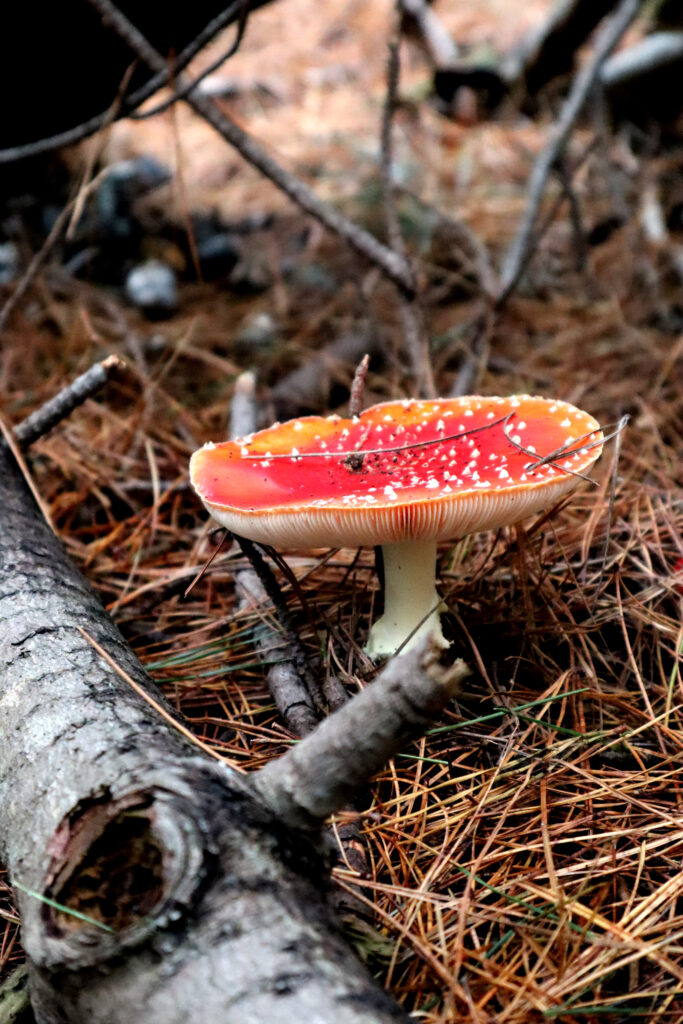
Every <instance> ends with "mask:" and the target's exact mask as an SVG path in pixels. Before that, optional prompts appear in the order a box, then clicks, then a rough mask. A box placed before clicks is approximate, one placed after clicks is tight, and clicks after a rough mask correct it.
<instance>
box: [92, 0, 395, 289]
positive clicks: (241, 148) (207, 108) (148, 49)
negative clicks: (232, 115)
mask: <svg viewBox="0 0 683 1024" xmlns="http://www.w3.org/2000/svg"><path fill="white" fill-rule="evenodd" d="M89 2H90V3H91V4H92V6H93V7H94V8H95V9H96V10H97V11H99V13H100V14H101V16H102V18H103V19H104V20H105V22H106V23H108V24H110V25H111V26H112V28H114V29H115V31H116V32H118V34H119V35H120V36H121V38H122V39H124V40H125V41H126V42H127V43H128V45H129V46H130V47H131V49H132V50H133V52H134V53H136V54H137V55H138V56H139V57H140V58H141V59H142V60H143V61H144V62H145V63H146V64H147V65H148V66H149V67H150V68H152V70H153V71H157V72H162V71H165V70H166V63H165V61H164V58H163V57H162V56H161V54H160V53H158V52H157V51H156V50H155V49H154V47H153V46H151V45H150V43H149V42H148V41H147V40H146V39H145V37H144V36H143V35H142V33H141V32H140V31H139V30H138V29H137V28H136V27H135V25H133V24H132V22H131V21H130V20H129V19H128V18H127V17H126V16H125V15H124V14H123V13H122V12H121V11H120V10H119V9H118V7H116V5H115V4H113V3H112V2H111V0H89ZM185 86H186V81H185V79H184V78H183V77H182V76H178V79H177V88H178V89H179V90H181V91H182V90H183V89H184V88H185ZM185 101H186V102H187V103H188V104H189V106H191V107H192V109H193V110H194V111H195V112H196V113H197V114H199V115H200V116H201V117H203V118H204V120H206V121H207V122H208V123H209V124H210V125H211V126H212V127H213V128H215V130H216V131H217V132H218V134H219V135H221V136H222V137H223V138H224V139H225V140H226V142H229V143H230V145H231V146H233V147H234V148H235V149H236V150H237V152H238V153H239V154H240V156H242V157H243V158H244V159H245V160H246V161H247V162H248V163H250V164H251V165H252V166H253V167H256V169H257V170H259V171H260V172H261V173H262V174H263V175H264V177H266V178H268V179H269V180H270V181H272V182H273V184H275V185H277V187H278V188H279V189H280V190H281V191H282V192H284V193H285V195H287V196H289V198H290V199H291V200H292V201H293V202H294V203H296V205H297V206H299V207H301V209H302V210H305V211H306V213H309V214H310V215H311V216H312V217H315V218H316V220H318V221H320V223H321V224H323V225H324V226H325V227H326V228H328V229H329V230H330V231H333V232H334V233H335V234H337V235H339V236H340V237H341V238H343V239H344V240H345V241H346V242H348V244H349V245H351V246H352V247H353V248H354V249H355V250H356V251H357V252H359V253H361V254H362V255H363V256H365V257H366V258H367V259H368V260H370V261H371V262H372V263H373V264H374V265H375V266H377V267H378V268H379V269H380V270H381V271H382V272H383V273H384V274H385V275H386V276H387V277H388V278H389V279H390V280H391V281H393V282H394V284H396V285H397V286H398V287H399V288H401V289H402V290H403V291H404V292H405V293H406V294H407V295H413V294H414V292H415V285H414V282H413V275H412V273H411V271H410V267H409V266H408V265H407V263H406V260H405V259H404V258H403V257H402V256H400V255H399V254H398V253H396V252H394V251H393V250H392V249H390V248H389V247H388V246H386V245H384V244H383V243H382V242H380V241H379V240H378V239H376V238H375V237H374V236H373V235H371V234H369V233H368V232H367V231H365V230H364V229H363V228H361V227H359V226H358V225H357V224H354V223H353V221H350V220H348V218H347V217H345V216H344V215H343V214H341V213H340V212H339V211H338V210H335V209H334V208H333V207H331V206H329V205H328V204H327V203H325V202H323V201H322V200H321V199H319V198H318V197H317V196H316V195H315V193H314V192H313V190H312V189H310V188H309V187H308V185H306V184H305V183H304V182H303V181H301V180H299V179H298V178H296V177H295V176H294V175H293V174H291V173H290V172H289V171H286V170H285V169H284V168H283V167H281V166H280V164H278V163H277V162H276V161H275V160H273V158H272V157H270V156H269V155H268V154H267V153H266V152H265V151H264V150H263V149H261V147H260V146H259V145H258V143H256V142H255V141H254V140H253V139H252V138H251V137H250V136H249V135H247V133H246V132H244V131H243V130H242V129H241V128H240V127H239V126H238V125H237V124H235V122H234V121H231V120H230V119H229V118H228V117H227V116H226V115H225V114H224V113H223V112H222V110H221V109H220V108H219V106H218V105H217V104H216V103H215V101H214V100H213V99H212V98H211V97H209V96H202V95H199V94H197V93H196V92H195V93H190V94H189V95H187V96H186V97H185Z"/></svg>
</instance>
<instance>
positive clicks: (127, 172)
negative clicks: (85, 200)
mask: <svg viewBox="0 0 683 1024" xmlns="http://www.w3.org/2000/svg"><path fill="white" fill-rule="evenodd" d="M170 178H171V175H170V172H169V170H168V168H166V167H164V165H163V164H162V163H160V162H159V161H158V160H155V159H154V158H153V157H150V156H141V157H136V158H134V159H130V160H120V161H119V162H118V163H116V164H113V165H112V166H111V167H110V168H109V173H108V174H107V176H106V178H105V179H104V181H103V182H102V184H101V185H100V187H99V189H98V191H97V217H98V222H99V224H98V226H99V229H100V230H101V231H102V232H103V233H104V234H105V235H109V236H111V237H114V238H127V237H128V236H129V235H131V234H132V233H133V232H134V230H135V227H134V220H135V218H134V217H133V204H134V203H135V201H136V200H137V199H139V198H140V197H141V196H144V195H146V194H147V193H148V192H151V191H152V190H153V189H155V188H159V186H160V185H165V184H166V183H167V182H168V181H170Z"/></svg>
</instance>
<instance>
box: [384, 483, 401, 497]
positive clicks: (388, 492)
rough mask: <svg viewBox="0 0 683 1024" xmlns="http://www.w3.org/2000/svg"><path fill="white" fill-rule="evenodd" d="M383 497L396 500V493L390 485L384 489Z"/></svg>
mask: <svg viewBox="0 0 683 1024" xmlns="http://www.w3.org/2000/svg"><path fill="white" fill-rule="evenodd" d="M384 495H385V497H387V498H391V499H394V498H398V494H397V493H396V491H395V490H394V488H393V487H392V486H391V484H387V486H386V487H385V488H384Z"/></svg>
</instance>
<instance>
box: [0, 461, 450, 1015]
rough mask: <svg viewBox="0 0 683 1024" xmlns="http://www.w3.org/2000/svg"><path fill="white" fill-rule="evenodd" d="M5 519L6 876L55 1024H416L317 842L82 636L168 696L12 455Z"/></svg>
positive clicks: (0, 575)
mask: <svg viewBox="0 0 683 1024" xmlns="http://www.w3.org/2000/svg"><path fill="white" fill-rule="evenodd" d="M0 510H1V513H2V514H1V515H0V857H2V859H3V860H4V861H5V863H6V864H7V866H8V868H9V871H10V875H11V877H12V878H13V880H15V881H16V883H17V884H19V885H21V886H22V887H23V888H22V890H21V891H20V892H19V893H18V899H19V903H20V907H21V913H22V919H23V929H22V937H23V942H24V945H25V948H26V951H27V953H28V956H29V958H30V973H31V993H32V1003H33V1006H34V1011H35V1014H36V1018H37V1020H38V1021H39V1022H40V1024H66V1022H70V1021H77V1022H80V1021H82V1022H84V1024H85V1022H87V1024H100V1022H102V1024H104V1022H106V1024H119V1022H122V1024H123V1022H125V1024H130V1022H131V1021H135V1022H136V1024H145V1022H148V1021H149V1022H150V1024H151V1022H154V1024H180V1022H188V1021H196V1020H197V1019H199V1018H201V1020H202V1022H203V1024H219V1022H220V1024H231V1022H235V1024H250V1022H252V1021H253V1022H258V1024H262V1022H264V1021H269V1022H270V1021H273V1022H282V1024H290V1022H291V1024H300V1022H302V1021H306V1022H307V1024H385V1022H386V1024H388V1022H390V1021H394V1022H395V1021H400V1020H405V1019H406V1018H405V1015H404V1013H403V1011H402V1010H401V1009H400V1008H398V1007H397V1006H396V1004H394V1003H393V1002H392V1001H391V1000H390V999H389V998H388V997H387V996H386V995H385V994H384V993H383V992H382V991H381V990H380V989H379V988H378V987H377V986H376V984H375V983H374V982H373V981H372V979H370V978H369V976H368V975H367V974H366V972H365V969H364V968H363V967H362V966H361V965H360V963H359V962H358V961H357V960H356V958H355V956H354V954H353V953H352V952H351V950H350V949H349V947H348V946H347V945H346V943H345V942H344V940H343V938H342V937H341V936H340V934H339V933H338V931H337V928H336V925H335V923H334V921H333V919H332V918H331V916H330V914H329V912H328V909H327V906H326V902H325V898H324V892H325V889H326V884H327V876H326V867H325V863H324V860H323V858H322V857H321V855H320V852H319V850H318V848H317V845H316V843H315V833H313V835H312V836H311V835H310V834H309V835H307V834H305V833H303V832H298V831H297V830H296V829H293V828H292V827H290V826H288V825H286V824H285V823H284V822H283V821H282V820H281V819H280V818H278V816H277V815H276V814H275V813H274V811H273V810H271V809H270V808H269V806H268V805H267V804H266V803H265V801H264V800H263V799H262V798H261V797H260V796H259V795H258V793H257V792H256V791H255V789H254V788H253V787H252V786H251V785H250V783H249V782H248V780H247V779H246V778H245V777H244V776H241V775H240V774H238V773H237V772H235V771H232V770H231V769H229V768H228V767H226V766H225V765H223V764H220V763H219V762H217V761H211V760H210V759H209V758H207V757H205V756H203V755H202V754H201V753H200V752H199V751H198V750H197V749H196V748H195V747H193V746H192V745H191V744H190V743H189V742H187V741H186V740H184V739H183V738H182V737H181V736H180V735H179V734H178V733H176V732H175V731H174V730H172V729H171V728H170V727H169V726H167V725H166V723H165V722H164V721H162V720H161V718H160V717H159V715H158V713H157V712H156V711H154V709H153V708H151V707H150V706H149V705H148V704H147V703H145V702H144V701H143V700H142V698H141V697H140V696H139V695H138V694H136V693H135V692H134V691H133V689H132V688H131V687H130V686H129V685H128V684H127V683H126V682H125V681H123V680H122V679H121V677H120V676H119V675H118V674H117V673H116V672H115V671H113V669H112V668H111V667H110V666H109V665H108V664H107V663H106V662H105V661H104V659H103V658H102V657H101V656H100V655H98V654H97V652H96V651H95V650H94V649H93V647H92V646H91V645H90V644H89V643H88V642H87V640H86V639H85V638H84V637H83V635H82V633H81V632H80V631H79V628H78V627H83V628H84V629H85V630H87V632H88V633H89V634H90V635H91V636H92V637H93V638H94V639H95V640H96V641H97V642H98V643H99V644H100V645H101V646H102V647H103V648H104V649H105V650H106V651H107V652H108V653H109V654H110V655H111V656H112V657H113V658H114V659H115V661H116V663H117V664H118V665H119V666H120V667H121V668H122V669H124V670H125V672H127V673H128V674H129V675H130V676H131V677H132V678H133V680H135V682H136V683H138V684H139V685H140V686H142V687H143V688H145V689H147V690H150V691H151V690H152V689H153V684H152V683H151V681H150V680H149V678H148V677H147V675H146V674H145V672H144V669H143V668H142V666H141V665H140V663H139V662H138V661H137V659H136V658H135V656H134V655H133V654H132V652H131V651H130V649H129V648H128V646H127V645H126V643H125V642H124V640H123V638H122V637H121V636H120V634H119V632H118V631H117V629H116V627H115V626H114V624H113V623H112V622H111V620H110V619H109V618H108V617H107V615H106V613H105V612H104V610H103V609H102V607H101V605H100V604H99V602H98V600H97V598H96V597H95V595H94V593H93V592H92V591H91V589H90V587H89V586H88V584H87V583H86V581H85V580H84V578H83V577H82V576H81V575H80V574H79V573H78V572H77V571H76V569H75V567H74V566H73V565H72V564H71V562H70V560H69V559H68V557H67V556H66V554H65V553H64V551H63V550H62V548H61V546H60V544H59V542H58V541H57V539H56V538H55V537H54V535H53V534H52V532H51V531H50V530H49V528H48V527H47V525H46V524H45V522H44V521H43V519H42V517H41V515H40V512H39V510H38V508H37V506H36V505H35V502H34V501H33V498H32V496H31V495H30V492H29V491H28V489H27V487H26V485H25V482H24V480H23V479H22V477H21V474H20V472H19V470H18V468H17V466H16V464H15V463H14V461H13V459H12V458H11V456H10V454H9V452H8V451H7V449H6V448H5V447H4V446H1V447H0ZM155 699H157V700H158V699H159V698H158V697H157V696H156V695H155ZM445 699H447V694H445V695H444V700H445ZM25 890H30V891H32V892H34V893H37V894H39V896H40V897H42V899H38V898H36V897H35V896H34V895H31V894H30V893H27V892H26V891H25ZM45 899H48V900H51V901H54V902H55V903H57V904H61V905H65V906H66V907H68V908H69V909H70V910H71V911H72V912H75V913H80V914H83V915H85V916H86V917H87V918H90V919H93V920H94V921H97V922H99V923H100V927H97V926H95V925H94V924H92V923H89V922H88V921H87V920H84V919H83V918H81V917H77V916H74V913H67V912H65V911H64V910H60V909H58V908H57V907H55V906H54V905H51V904H49V903H46V902H45Z"/></svg>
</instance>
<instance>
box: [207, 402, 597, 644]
mask: <svg viewBox="0 0 683 1024" xmlns="http://www.w3.org/2000/svg"><path fill="white" fill-rule="evenodd" d="M602 444H603V435H602V432H601V430H600V427H599V425H598V423H597V422H596V421H595V420H594V419H593V417H592V416H589V415H588V414H587V413H585V412H581V410H579V409H576V408H575V407H574V406H572V405H569V404H568V403H567V402H561V401H553V400H551V399H547V398H536V397H530V396H528V395H513V396H510V397H507V398H489V397H479V396H472V397H464V398H452V399H435V400H433V401H416V400H409V401H401V402H385V403H382V404H380V405H375V406H373V407H372V408H369V409H366V410H365V412H363V413H362V414H361V415H360V416H357V417H354V418H353V419H341V418H340V417H338V416H329V417H327V418H324V417H320V416H307V417H304V418H302V419H298V420H290V421H288V422H287V423H277V424H275V425H274V426H272V427H270V428H268V429H267V430H261V431H259V432H258V433H255V434H252V435H251V436H249V437H245V438H242V439H240V440H237V441H228V442H225V443H222V444H211V443H209V444H207V445H205V446H204V447H203V448H201V449H200V450H199V451H197V452H195V453H194V455H193V456H192V460H191V463H190V475H191V479H192V483H193V485H194V487H195V489H196V491H197V493H198V494H199V496H200V498H201V499H202V501H203V502H204V504H205V506H206V508H207V509H208V510H209V512H210V513H211V514H212V515H213V516H214V518H215V519H217V520H218V522H219V523H221V524H222V525H223V526H225V527H227V529H229V530H231V531H233V532H234V533H237V534H240V535H241V536H244V537H248V538H249V539H250V540H254V541H257V542H258V541H260V542H262V543H268V544H272V545H274V546H277V547H311V546H314V547H322V546H327V547H343V546H349V547H356V546H358V545H366V544H367V545H375V544H381V545H382V551H383V556H384V574H385V601H384V614H383V615H382V617H381V618H380V619H379V620H378V621H377V622H375V624H374V625H373V627H372V629H371V630H370V637H369V640H368V644H367V647H366V650H367V652H368V654H370V655H371V656H372V657H381V656H386V655H391V654H393V653H395V652H396V651H397V650H398V649H399V648H401V647H404V646H406V644H407V642H408V643H410V644H411V645H412V644H415V643H417V642H418V641H419V640H420V639H421V637H423V636H424V635H425V634H427V633H432V634H434V636H435V638H436V640H437V642H438V643H440V644H442V645H443V646H447V644H446V641H445V640H444V638H443V634H442V631H441V624H440V619H439V609H440V599H439V597H438V595H437V593H436V586H435V571H436V544H437V542H438V541H439V540H446V539H451V538H456V537H462V536H464V535H466V534H468V533H472V532H474V531H477V530H488V529H494V528H497V527H499V526H503V525H505V524H508V523H512V522H516V521H517V520H520V519H523V518H524V517H525V516H528V515H530V514H532V513H534V512H536V511H538V510H539V509H540V508H542V507H546V506H549V505H552V504H553V503H554V502H556V501H557V500H558V498H560V497H561V496H562V495H564V494H566V493H567V491H569V490H571V489H572V488H573V487H574V486H575V485H576V483H577V482H578V480H579V479H581V477H582V475H583V474H584V473H585V472H586V470H587V469H588V468H589V467H590V466H591V465H592V463H593V462H595V460H596V459H597V458H598V456H599V455H600V452H601V450H602Z"/></svg>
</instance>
